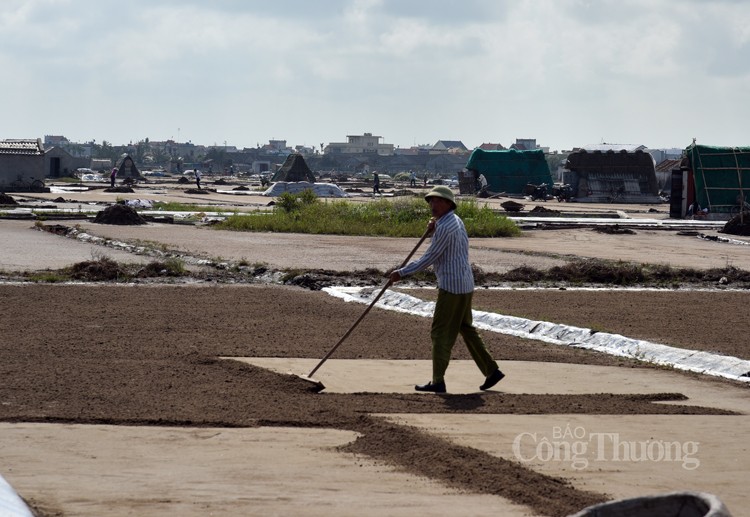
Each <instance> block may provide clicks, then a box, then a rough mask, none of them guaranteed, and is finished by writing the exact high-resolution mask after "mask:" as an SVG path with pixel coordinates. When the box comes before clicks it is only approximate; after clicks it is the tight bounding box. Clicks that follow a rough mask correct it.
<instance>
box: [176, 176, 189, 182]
mask: <svg viewBox="0 0 750 517" xmlns="http://www.w3.org/2000/svg"><path fill="white" fill-rule="evenodd" d="M177 183H183V184H184V183H190V180H189V179H187V178H186V177H185V176H180V179H178V180H177Z"/></svg>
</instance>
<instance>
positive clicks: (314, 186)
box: [263, 181, 349, 197]
mask: <svg viewBox="0 0 750 517" xmlns="http://www.w3.org/2000/svg"><path fill="white" fill-rule="evenodd" d="M307 189H310V190H312V191H313V192H315V195H316V196H318V197H349V194H347V193H346V192H344V191H343V190H341V187H339V186H338V185H334V184H333V183H310V182H308V181H277V182H276V183H274V184H273V185H271V186H270V187H268V189H267V190H266V191H265V192H263V195H264V196H270V197H277V196H280V195H281V194H283V193H284V192H289V193H290V194H297V193H299V192H302V191H304V190H307Z"/></svg>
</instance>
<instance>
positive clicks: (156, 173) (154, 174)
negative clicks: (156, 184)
mask: <svg viewBox="0 0 750 517" xmlns="http://www.w3.org/2000/svg"><path fill="white" fill-rule="evenodd" d="M141 174H142V175H143V176H152V177H157V178H161V177H163V176H164V172H163V171H143V172H142V173H141Z"/></svg>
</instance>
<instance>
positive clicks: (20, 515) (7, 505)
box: [0, 476, 33, 517]
mask: <svg viewBox="0 0 750 517" xmlns="http://www.w3.org/2000/svg"><path fill="white" fill-rule="evenodd" d="M0 516H2V517H33V514H32V513H31V510H29V507H28V506H26V503H24V502H23V499H21V498H20V497H18V494H16V492H15V490H13V487H11V486H10V485H9V484H8V482H7V481H5V479H4V478H3V476H0Z"/></svg>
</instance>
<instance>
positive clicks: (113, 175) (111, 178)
mask: <svg viewBox="0 0 750 517" xmlns="http://www.w3.org/2000/svg"><path fill="white" fill-rule="evenodd" d="M115 179H117V167H112V172H110V173H109V188H115Z"/></svg>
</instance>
